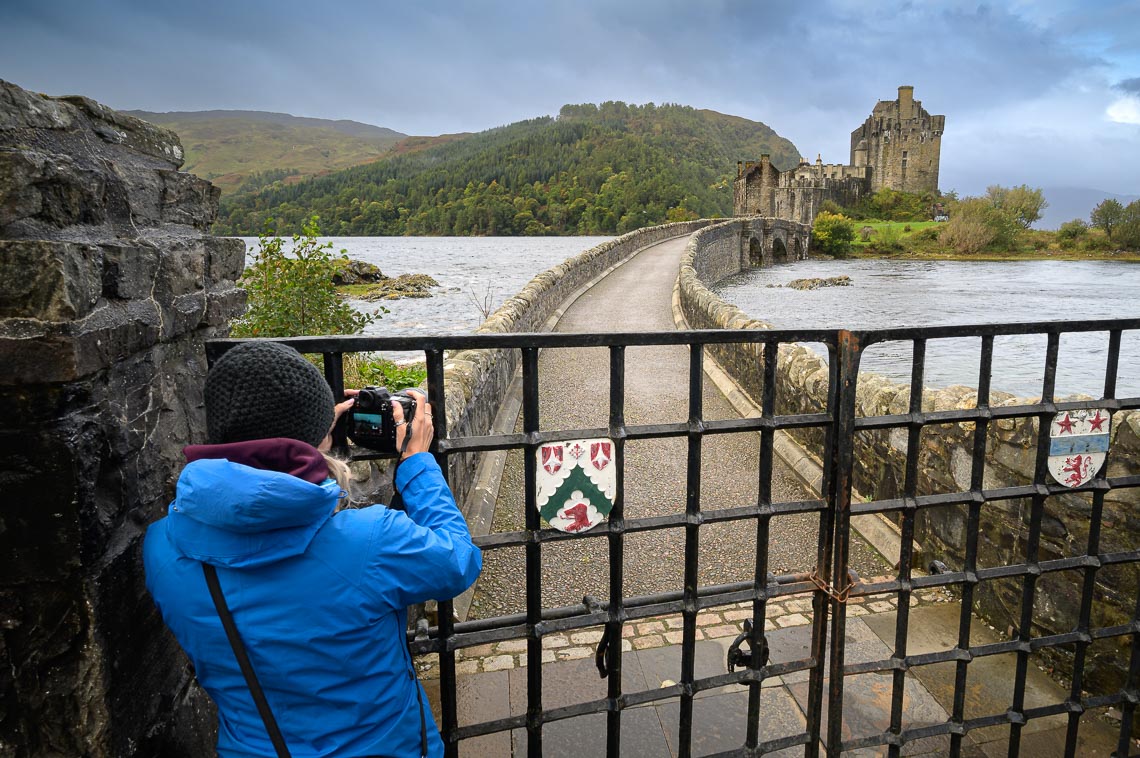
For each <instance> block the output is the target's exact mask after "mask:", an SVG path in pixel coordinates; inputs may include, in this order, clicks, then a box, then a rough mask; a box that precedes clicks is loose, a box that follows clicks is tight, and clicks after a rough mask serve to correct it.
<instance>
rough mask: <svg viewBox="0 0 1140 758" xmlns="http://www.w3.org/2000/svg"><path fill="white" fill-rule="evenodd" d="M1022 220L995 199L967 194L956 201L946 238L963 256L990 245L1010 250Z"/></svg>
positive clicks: (947, 227) (944, 235)
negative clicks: (996, 204) (1019, 220)
mask: <svg viewBox="0 0 1140 758" xmlns="http://www.w3.org/2000/svg"><path fill="white" fill-rule="evenodd" d="M1020 229H1021V226H1020V224H1019V222H1018V221H1017V220H1016V219H1015V218H1014V217H1013V216H1012V215H1011V214H1010V213H1009V212H1008V211H1005V210H1003V209H1001V208H998V207H996V206H995V205H993V203H992V201H990V200H988V199H985V198H979V197H967V198H964V199H962V200H959V201H958V202H957V203H955V204H954V206H953V210H952V212H951V215H950V221H949V222H948V223H947V224H946V229H945V231H944V232H943V233H942V239H943V241H945V242H946V243H947V244H948V245H950V246H951V247H952V248H954V250H955V251H956V252H958V253H960V254H963V255H972V254H974V253H978V252H981V251H982V250H984V249H986V248H999V249H1009V248H1010V247H1011V246H1012V245H1013V244H1014V242H1016V240H1017V234H1018V231H1019V230H1020Z"/></svg>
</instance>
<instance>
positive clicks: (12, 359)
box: [0, 81, 245, 757]
mask: <svg viewBox="0 0 1140 758" xmlns="http://www.w3.org/2000/svg"><path fill="white" fill-rule="evenodd" d="M181 164H182V148H181V146H180V145H179V142H178V138H177V137H176V136H175V135H174V134H172V133H171V132H168V131H165V130H162V129H159V128H157V127H154V126H151V125H149V124H146V123H144V122H142V121H139V120H137V119H134V118H131V117H128V116H124V115H122V114H119V113H116V112H114V111H112V110H110V109H108V108H106V107H104V106H102V105H99V104H98V103H95V102H93V101H91V100H88V99H85V98H79V97H74V98H71V97H69V98H50V97H44V96H41V95H36V94H33V93H30V92H26V91H24V90H22V89H20V88H19V87H16V86H14V85H12V84H8V83H6V82H2V81H0V409H2V410H0V418H3V420H4V421H3V427H2V428H0V450H2V452H0V755H4V756H21V757H22V756H78V755H85V756H131V755H157V754H161V755H168V756H182V755H185V756H197V755H208V754H212V750H213V741H214V737H213V729H214V717H213V714H212V711H211V708H212V706H211V704H210V703H209V700H208V698H207V697H206V696H205V695H204V694H203V693H202V692H201V691H200V690H199V689H198V688H197V687H196V685H195V684H194V683H193V678H192V673H191V672H190V670H189V668H188V664H187V662H186V659H185V658H184V657H183V655H182V653H181V651H180V650H179V648H178V646H177V643H176V642H175V641H174V638H173V637H172V636H171V635H170V634H169V633H168V632H167V630H166V628H165V626H164V625H163V623H162V620H161V618H160V617H159V614H158V612H157V611H156V610H155V608H154V606H153V604H152V603H151V601H150V598H149V596H148V595H147V593H146V590H145V588H144V584H143V572H142V565H141V561H140V550H141V538H142V535H143V532H144V530H145V528H146V525H147V524H149V523H150V522H152V521H154V520H155V519H156V518H158V517H159V516H160V515H161V514H162V513H164V511H165V506H166V504H167V503H168V502H169V500H170V498H171V496H172V493H173V485H174V481H175V476H176V474H177V472H178V471H179V470H180V468H181V465H182V462H183V459H182V455H181V448H182V446H183V445H185V444H186V443H187V442H188V441H200V440H201V437H202V434H203V430H204V427H205V424H204V421H205V418H204V412H203V406H202V394H201V393H202V384H203V380H204V377H205V372H206V360H205V353H204V348H203V343H204V340H206V339H208V338H211V337H216V336H224V335H225V333H226V323H227V320H228V319H230V318H231V317H233V316H235V315H237V314H238V313H240V312H241V310H242V309H243V308H244V303H245V295H244V292H242V291H241V290H239V289H237V288H236V286H235V284H234V280H235V278H236V277H237V276H238V275H239V274H240V272H241V270H242V267H243V265H244V258H245V249H244V245H243V244H242V242H241V241H240V240H227V239H217V238H214V237H211V236H210V235H209V233H208V228H209V225H210V223H211V221H212V220H213V218H214V214H215V212H216V209H217V199H218V191H217V190H216V189H215V188H214V187H213V186H211V185H210V184H209V183H208V182H206V181H203V180H201V179H198V178H196V177H194V176H192V175H190V174H186V173H181V172H179V171H178V168H179V166H181Z"/></svg>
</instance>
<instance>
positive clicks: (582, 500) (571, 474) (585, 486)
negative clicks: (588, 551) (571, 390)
mask: <svg viewBox="0 0 1140 758" xmlns="http://www.w3.org/2000/svg"><path fill="white" fill-rule="evenodd" d="M535 456H536V458H537V463H538V466H537V469H538V476H537V486H538V492H537V493H536V494H537V503H538V510H539V513H541V514H542V517H543V518H544V519H546V522H547V523H548V524H550V525H551V526H552V527H554V528H555V529H558V530H559V531H563V532H569V533H571V534H573V533H577V532H584V531H586V530H588V529H593V528H594V527H595V526H597V525H598V524H600V523H602V522H603V521H605V520H606V517H607V516H609V515H610V510H612V509H613V507H614V497H615V495H616V493H617V468H616V466H615V464H614V461H613V458H614V443H613V440H611V439H609V438H608V437H596V438H594V439H585V440H570V441H569V442H554V443H551V444H549V445H543V446H542V447H540V448H539V449H538V450H537V451H535Z"/></svg>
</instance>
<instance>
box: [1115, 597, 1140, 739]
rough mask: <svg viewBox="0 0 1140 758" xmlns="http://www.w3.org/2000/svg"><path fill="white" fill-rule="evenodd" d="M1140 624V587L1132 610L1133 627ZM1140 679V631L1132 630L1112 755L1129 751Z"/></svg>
mask: <svg viewBox="0 0 1140 758" xmlns="http://www.w3.org/2000/svg"><path fill="white" fill-rule="evenodd" d="M1137 625H1140V588H1137V591H1136V607H1135V608H1134V609H1133V611H1132V628H1133V630H1135V629H1136V628H1137ZM1138 679H1140V632H1136V631H1133V632H1132V657H1131V658H1130V659H1129V662H1128V678H1127V679H1125V680H1124V686H1123V687H1122V688H1121V692H1122V693H1123V694H1124V696H1125V697H1124V699H1123V701H1122V702H1121V704H1120V714H1121V715H1120V737H1119V739H1118V740H1117V743H1116V752H1114V753H1113V754H1112V755H1113V756H1114V758H1115V757H1118V758H1125V756H1128V755H1131V753H1130V752H1129V747H1130V742H1131V739H1132V719H1133V718H1134V717H1135V715H1136V700H1137V698H1136V694H1137V693H1136V682H1137V680H1138Z"/></svg>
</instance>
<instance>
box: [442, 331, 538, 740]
mask: <svg viewBox="0 0 1140 758" xmlns="http://www.w3.org/2000/svg"><path fill="white" fill-rule="evenodd" d="M522 359H523V361H522V378H523V432H525V433H527V434H528V435H530V436H531V437H532V438H533V437H534V436H535V435H536V434H537V432H538V427H539V418H538V412H539V405H538V349H537V348H534V347H524V348H523V351H522ZM538 447H539V446H538V443H537V442H531V441H528V442H527V443H525V444H524V445H523V479H524V485H523V487H524V490H523V495H524V505H523V507H524V509H525V510H526V513H525V518H526V528H527V531H529V532H530V533H531V534H532V535H535V534H537V533H538V532H539V530H540V529H541V527H542V524H541V523H540V522H539V518H538V516H539V514H538V503H537V500H536V493H537V466H538V461H537V459H536V453H537V451H538ZM523 550H524V555H525V560H526V627H527V629H526V634H527V644H526V663H527V672H526V686H527V709H526V733H527V754H528V755H529V756H530V757H531V758H541V756H542V635H541V630H540V628H539V625H540V624H541V622H542V544H541V543H540V542H539V541H538V540H528V541H527V542H526V544H525V545H524V546H523ZM449 758H451V757H450V756H449Z"/></svg>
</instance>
